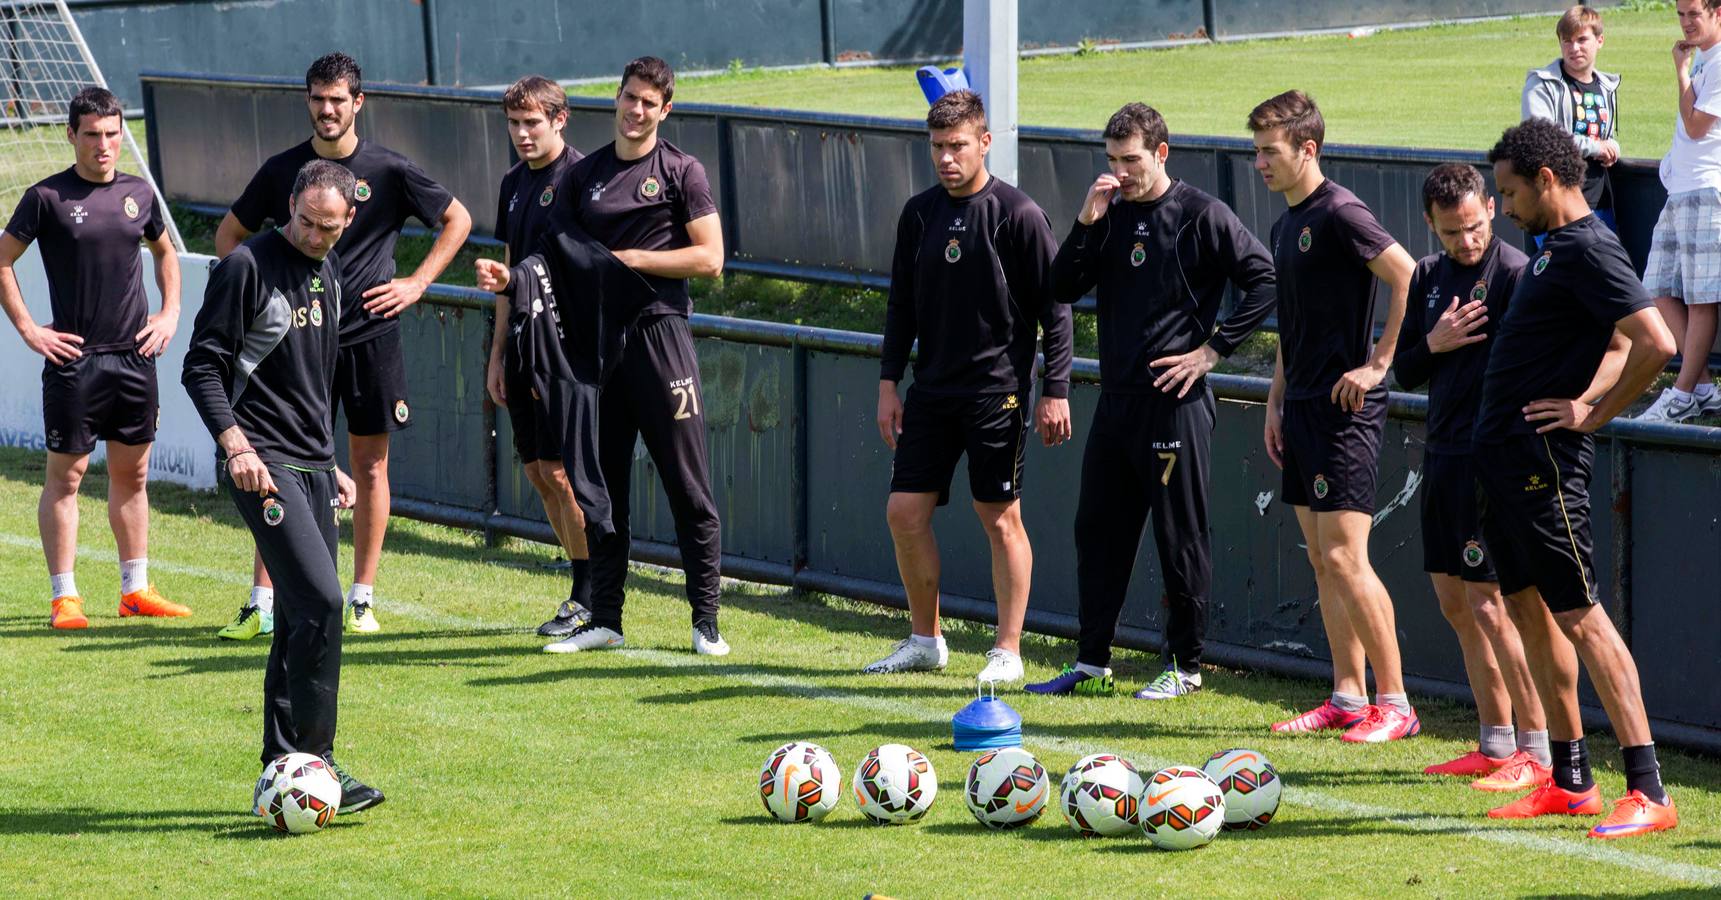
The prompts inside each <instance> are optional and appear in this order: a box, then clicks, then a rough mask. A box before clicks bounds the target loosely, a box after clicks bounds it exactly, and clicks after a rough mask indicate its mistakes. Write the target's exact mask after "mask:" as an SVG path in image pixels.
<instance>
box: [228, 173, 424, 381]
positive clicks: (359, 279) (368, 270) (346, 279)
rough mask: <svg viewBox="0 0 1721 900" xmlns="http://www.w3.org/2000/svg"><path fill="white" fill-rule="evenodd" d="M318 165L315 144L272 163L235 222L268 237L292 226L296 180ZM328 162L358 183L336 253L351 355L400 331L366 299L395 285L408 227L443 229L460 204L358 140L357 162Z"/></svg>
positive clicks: (255, 181) (254, 179) (244, 198)
mask: <svg viewBox="0 0 1721 900" xmlns="http://www.w3.org/2000/svg"><path fill="white" fill-rule="evenodd" d="M318 158H319V157H318V156H317V151H316V150H314V149H312V147H311V142H310V141H306V142H304V143H303V144H299V145H297V146H295V147H292V148H289V149H287V150H283V151H281V152H280V153H277V154H275V155H274V156H271V157H269V159H268V160H266V161H265V162H264V163H263V167H262V168H260V169H258V170H257V174H255V175H253V176H251V183H250V184H247V185H245V191H244V192H243V193H241V194H240V195H239V199H238V200H235V201H233V209H232V213H233V218H235V219H238V220H239V224H240V225H243V226H245V230H246V231H261V230H263V223H264V222H265V221H266V220H272V221H273V222H274V223H275V224H276V225H285V224H287V215H288V213H287V201H288V198H289V197H291V196H292V193H293V180H294V179H295V178H298V177H299V169H301V168H303V167H304V165H305V163H308V162H310V161H311V160H313V159H318ZM329 161H330V162H336V163H340V164H341V165H343V166H346V167H347V169H348V170H349V171H351V172H352V173H353V177H354V178H356V179H358V189H357V190H356V191H355V192H354V199H355V200H356V201H357V206H358V211H357V212H356V213H354V215H353V223H352V224H351V225H349V226H347V230H346V233H345V234H343V235H341V242H340V243H338V244H336V245H335V251H336V252H337V253H339V254H340V257H341V266H342V267H343V271H342V273H341V274H342V281H341V283H342V284H343V285H345V287H346V291H347V304H346V309H344V310H342V312H341V345H342V346H346V347H350V346H352V345H354V344H362V343H364V342H365V341H368V340H371V339H372V338H375V337H377V336H379V335H382V334H386V333H388V332H389V331H392V330H394V329H396V328H399V327H400V322H399V321H398V320H395V319H388V318H384V317H382V316H379V315H376V314H375V313H371V312H368V311H366V310H365V308H364V292H365V291H368V290H370V289H371V288H373V287H376V286H377V285H379V284H385V283H387V282H389V281H392V280H393V279H394V275H395V266H394V244H395V241H396V240H397V239H398V238H399V237H400V228H401V226H402V225H405V224H406V220H407V219H409V218H417V219H418V220H419V221H420V222H423V223H424V224H425V225H427V226H429V227H430V228H433V229H434V228H436V227H438V226H439V225H440V224H441V222H442V214H443V213H444V212H446V211H447V210H448V205H449V204H450V203H452V202H454V196H453V195H452V194H450V193H448V191H446V190H444V189H443V187H442V185H440V184H437V183H436V182H434V181H432V180H431V179H430V176H429V175H426V174H424V170H423V169H420V168H419V167H418V166H417V165H414V164H413V162H412V160H410V159H407V158H406V157H404V156H401V155H400V154H399V153H396V152H394V151H393V150H390V149H388V148H387V147H384V146H382V145H381V144H376V143H373V142H371V141H367V140H360V141H359V144H358V147H357V148H355V149H354V150H353V155H351V156H349V157H346V158H345V159H332V160H329Z"/></svg>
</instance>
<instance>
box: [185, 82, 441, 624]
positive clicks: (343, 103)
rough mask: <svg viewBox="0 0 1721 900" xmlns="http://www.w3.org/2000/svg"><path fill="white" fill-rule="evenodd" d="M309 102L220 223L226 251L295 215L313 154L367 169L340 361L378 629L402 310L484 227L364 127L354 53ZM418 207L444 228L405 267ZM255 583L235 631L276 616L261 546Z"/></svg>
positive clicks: (362, 547)
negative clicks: (398, 249) (397, 248)
mask: <svg viewBox="0 0 1721 900" xmlns="http://www.w3.org/2000/svg"><path fill="white" fill-rule="evenodd" d="M305 98H306V99H305V105H306V107H307V108H308V109H309V111H310V115H311V138H310V139H309V140H307V141H305V142H304V143H302V144H298V145H296V146H294V147H291V148H289V149H287V150H284V151H282V152H280V153H277V154H275V155H274V156H271V157H269V159H267V160H265V161H264V163H263V166H262V167H261V168H259V169H258V170H257V173H256V174H255V175H253V176H251V181H250V183H249V184H247V185H246V186H245V190H244V191H243V192H242V193H241V194H240V195H239V199H238V200H235V201H234V202H233V208H232V209H230V210H228V211H227V215H226V217H224V218H223V219H222V220H221V225H220V227H219V229H218V230H217V231H216V234H215V252H216V254H217V255H219V256H223V257H224V256H226V255H227V254H229V253H232V252H233V250H234V249H235V248H236V247H238V246H239V245H240V243H242V242H243V241H244V240H245V239H246V238H247V237H249V236H250V235H252V234H253V233H255V232H256V231H257V230H258V229H260V228H262V227H263V223H264V221H266V220H273V221H274V222H276V223H281V222H284V221H286V218H287V212H288V211H287V198H288V196H289V194H290V193H291V192H292V187H293V179H294V178H295V177H296V176H297V175H298V172H299V169H300V168H302V167H303V166H304V164H305V163H307V162H309V161H311V160H313V159H328V160H333V161H335V162H338V163H340V164H341V165H342V166H344V167H346V168H347V169H348V170H349V171H351V172H352V173H353V175H354V177H356V178H357V179H358V186H357V187H356V188H355V189H354V190H355V192H354V195H353V196H354V198H355V199H356V201H357V203H358V211H357V213H356V214H355V215H354V217H353V225H352V227H351V228H349V229H347V230H346V232H345V238H344V239H345V241H346V243H345V244H343V245H342V246H341V247H340V248H339V249H340V251H341V252H340V259H341V265H342V267H343V269H342V272H341V274H342V275H343V277H344V281H343V284H345V285H347V287H348V291H347V295H348V298H349V301H348V303H347V304H346V305H345V306H344V307H342V309H341V323H340V324H341V354H340V365H339V366H338V367H337V370H336V372H335V402H336V403H337V404H338V405H339V406H341V407H342V408H344V409H345V410H346V414H347V432H348V441H347V448H348V450H349V456H350V460H351V464H352V468H353V477H354V480H355V481H356V482H357V483H358V501H357V505H356V507H355V508H354V511H353V585H352V590H351V592H350V593H349V594H348V595H347V612H346V617H347V621H346V627H347V628H348V629H349V630H351V631H355V632H360V633H368V632H374V631H377V630H378V628H379V626H378V624H377V620H376V615H375V612H374V607H375V599H376V598H375V594H374V591H373V585H375V584H376V577H377V569H378V566H379V564H380V563H381V560H382V542H383V536H384V534H385V533H386V532H387V531H388V508H389V485H388V442H389V434H390V433H392V432H395V431H399V430H401V429H403V428H406V427H408V426H409V425H411V424H412V412H411V408H410V407H408V406H407V402H406V401H407V398H406V364H405V362H404V360H403V359H402V356H401V348H400V322H399V321H397V320H396V318H395V317H396V316H398V315H400V313H401V312H402V311H404V310H405V309H406V308H407V307H409V306H411V305H412V304H414V303H417V302H418V299H419V297H421V296H423V294H424V291H425V289H426V288H428V287H429V286H430V284H431V282H433V281H435V280H436V277H437V276H438V275H440V274H442V270H443V269H444V268H445V267H446V266H447V265H448V263H449V261H450V260H452V259H453V258H454V254H455V253H456V252H457V251H458V250H459V249H460V247H461V245H462V244H464V243H465V242H466V236H467V234H468V233H469V232H471V230H472V217H471V215H469V214H468V213H467V212H466V207H464V206H462V205H461V204H460V201H459V200H456V199H454V197H453V196H451V195H450V194H449V193H448V191H446V190H444V189H443V188H442V186H441V185H439V184H437V183H436V182H434V181H432V180H431V179H430V177H429V176H428V175H425V174H424V172H423V171H422V170H421V169H419V168H418V166H416V165H414V164H413V163H412V161H411V160H409V159H407V158H406V157H404V156H401V155H400V154H398V153H395V152H394V151H392V150H389V149H387V148H385V147H382V146H380V145H378V144H376V143H373V142H371V141H367V140H363V139H361V138H360V137H359V136H358V133H357V132H355V131H354V130H353V125H354V123H355V122H356V121H357V118H358V114H359V111H360V110H361V109H363V108H364V101H365V95H364V88H363V85H362V84H361V82H360V71H359V64H358V63H357V62H356V61H354V60H353V58H352V57H350V56H347V55H346V54H344V53H330V54H328V55H326V56H323V57H320V58H319V59H317V61H316V62H313V63H311V67H310V69H309V70H308V71H307V72H306V73H305ZM409 217H416V218H418V220H419V221H421V222H423V223H425V224H426V225H431V226H435V227H440V228H441V233H440V234H438V235H437V237H436V242H435V243H434V244H433V245H432V246H431V248H430V252H429V253H428V254H426V255H425V257H424V261H423V262H422V263H420V264H419V266H418V269H417V270H416V271H414V272H413V273H412V274H411V275H409V276H407V277H405V278H396V277H395V274H396V273H395V261H394V243H395V239H396V238H398V237H399V236H400V228H401V226H402V225H404V224H406V220H407V219H408V218H409ZM253 570H254V572H253V577H254V579H255V585H256V586H255V587H254V588H253V589H252V591H251V598H250V600H248V601H247V602H246V604H245V605H244V606H243V607H241V608H240V610H239V614H238V615H237V616H236V617H234V620H233V621H232V622H231V623H230V624H228V625H227V627H225V628H223V629H221V632H220V636H221V637H224V638H230V639H237V640H248V639H250V638H252V637H255V636H256V635H258V634H267V633H268V630H269V628H270V627H273V620H272V619H273V612H272V611H273V609H274V589H273V587H272V582H271V580H270V575H271V573H270V572H268V571H266V569H265V567H264V565H263V557H262V555H261V554H259V555H258V556H257V558H256V560H255V562H254V564H253Z"/></svg>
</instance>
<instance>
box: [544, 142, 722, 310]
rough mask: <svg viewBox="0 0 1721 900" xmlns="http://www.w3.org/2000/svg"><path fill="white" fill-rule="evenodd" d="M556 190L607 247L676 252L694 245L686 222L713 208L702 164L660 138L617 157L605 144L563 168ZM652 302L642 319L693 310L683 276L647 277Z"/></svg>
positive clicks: (592, 234) (709, 212) (703, 214)
mask: <svg viewBox="0 0 1721 900" xmlns="http://www.w3.org/2000/svg"><path fill="white" fill-rule="evenodd" d="M561 193H562V195H563V197H564V198H565V199H564V200H563V201H562V202H563V203H565V204H568V208H569V210H570V211H571V212H572V214H573V215H574V216H575V217H576V219H577V221H578V222H579V223H580V227H581V228H584V229H585V231H586V233H587V234H589V235H591V236H592V237H594V238H596V239H597V240H598V242H599V243H601V244H603V245H604V246H605V247H608V248H609V249H610V250H612V251H613V250H680V249H682V248H684V247H690V246H692V245H693V240H692V239H691V238H689V237H688V236H687V223H689V222H691V221H693V220H694V219H700V218H704V217H705V216H708V215H711V214H713V213H715V212H717V201H716V200H715V199H713V198H712V196H711V181H710V180H709V179H707V178H706V177H705V167H704V166H703V165H701V164H700V162H699V160H697V159H695V158H693V156H692V154H689V153H683V152H682V151H681V150H679V149H677V148H676V146H675V145H674V144H671V143H670V142H668V141H666V140H663V139H662V138H659V139H658V141H657V146H655V147H653V148H652V149H651V152H650V153H647V154H646V155H644V156H642V157H640V158H639V159H630V160H624V159H622V158H621V157H619V156H617V155H616V152H615V144H614V143H613V142H612V143H610V144H606V145H605V146H603V147H602V148H600V149H598V150H595V151H593V152H592V155H590V156H588V157H586V158H585V159H582V160H580V161H579V162H577V163H575V164H574V165H573V167H572V168H570V169H569V170H568V174H567V177H566V178H565V179H564V181H563V187H562V189H561ZM640 274H641V275H642V276H644V277H645V280H646V281H647V282H649V283H650V284H651V287H652V289H653V290H655V291H656V292H657V300H656V301H654V302H653V303H652V305H651V306H649V307H647V308H646V309H645V311H644V312H642V313H641V315H642V316H654V315H663V314H666V313H667V314H672V315H678V316H685V315H688V314H689V313H691V312H693V300H692V299H691V298H690V297H688V295H687V279H685V278H661V277H658V276H656V275H646V274H645V273H643V272H641V273H640Z"/></svg>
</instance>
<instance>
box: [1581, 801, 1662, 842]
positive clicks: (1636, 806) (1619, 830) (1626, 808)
mask: <svg viewBox="0 0 1721 900" xmlns="http://www.w3.org/2000/svg"><path fill="white" fill-rule="evenodd" d="M1678 824H1679V810H1677V809H1674V808H1673V798H1672V797H1669V798H1667V805H1666V806H1663V805H1661V804H1659V803H1657V802H1655V801H1654V800H1651V799H1649V798H1648V797H1645V796H1644V795H1643V792H1642V791H1632V792H1631V793H1629V794H1626V795H1625V796H1624V797H1621V798H1619V800H1617V801H1615V803H1614V805H1613V812H1611V813H1608V815H1607V818H1605V819H1603V820H1601V822H1600V824H1598V825H1596V827H1594V828H1591V829H1590V837H1593V838H1601V839H1603V840H1612V839H1614V838H1623V837H1634V836H1636V835H1640V834H1649V833H1650V832H1652V831H1666V830H1668V829H1669V828H1673V827H1676V826H1677V825H1678Z"/></svg>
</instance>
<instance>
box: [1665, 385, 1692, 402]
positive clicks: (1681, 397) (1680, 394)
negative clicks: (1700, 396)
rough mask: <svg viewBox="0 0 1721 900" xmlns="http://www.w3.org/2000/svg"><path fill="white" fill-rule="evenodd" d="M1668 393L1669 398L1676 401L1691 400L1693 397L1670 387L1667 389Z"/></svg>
mask: <svg viewBox="0 0 1721 900" xmlns="http://www.w3.org/2000/svg"><path fill="white" fill-rule="evenodd" d="M1667 393H1668V395H1669V396H1671V397H1672V398H1673V399H1675V400H1680V401H1685V400H1690V399H1691V395H1690V394H1689V393H1687V392H1685V391H1682V390H1680V389H1679V388H1676V387H1669V388H1668V389H1667Z"/></svg>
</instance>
